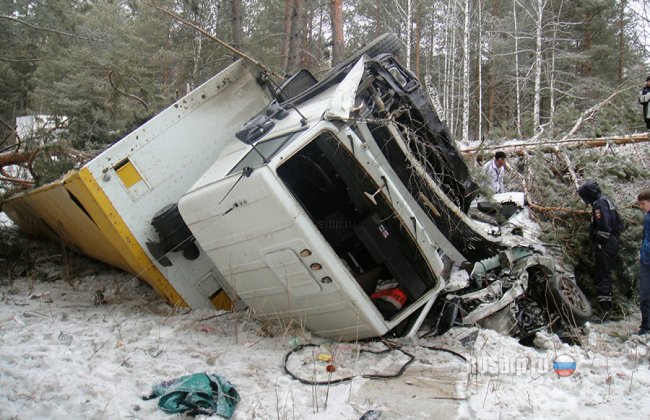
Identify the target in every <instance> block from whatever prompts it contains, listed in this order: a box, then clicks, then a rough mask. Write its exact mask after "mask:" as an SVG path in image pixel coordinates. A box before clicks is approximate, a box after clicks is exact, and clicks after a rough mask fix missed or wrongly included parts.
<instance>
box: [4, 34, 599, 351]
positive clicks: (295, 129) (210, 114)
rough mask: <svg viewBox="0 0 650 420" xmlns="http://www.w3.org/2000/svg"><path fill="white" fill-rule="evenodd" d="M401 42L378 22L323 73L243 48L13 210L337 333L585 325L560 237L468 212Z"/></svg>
mask: <svg viewBox="0 0 650 420" xmlns="http://www.w3.org/2000/svg"><path fill="white" fill-rule="evenodd" d="M399 47H400V43H399V40H398V39H397V38H396V37H395V36H394V35H391V34H387V35H384V36H382V37H380V38H378V39H377V40H375V41H374V42H373V43H371V44H369V45H368V46H367V47H366V48H364V49H363V50H361V51H359V52H358V53H357V54H355V55H354V56H352V57H351V58H349V59H348V60H346V61H344V62H343V63H341V64H339V65H338V66H336V67H335V68H333V69H332V70H331V71H329V72H328V73H327V74H326V75H325V76H324V77H323V78H322V79H321V80H320V81H317V80H316V79H315V78H314V77H313V76H312V75H311V74H310V73H309V72H307V71H304V70H303V71H300V72H298V73H296V74H295V75H293V76H292V77H289V78H287V79H286V80H285V81H284V82H282V83H281V84H276V83H274V82H273V80H272V79H271V78H270V77H269V76H268V75H267V74H266V73H265V72H264V70H263V69H261V68H259V67H258V66H256V65H255V64H254V63H250V62H246V61H244V60H240V61H238V62H236V63H234V64H232V65H231V66H230V67H229V68H227V69H226V70H224V71H223V72H222V73H220V74H219V75H217V76H215V77H214V78H213V79H211V80H209V81H208V82H206V83H205V84H204V85H202V86H201V87H199V88H197V89H196V90H195V91H193V92H191V93H190V94H188V96H186V97H185V98H182V99H181V100H179V101H178V102H177V103H175V104H173V105H172V106H171V107H170V108H168V109H167V110H165V111H163V112H161V113H160V114H159V115H157V116H156V117H154V118H153V119H152V120H150V121H149V122H147V123H146V124H145V125H143V126H142V127H140V128H139V129H137V130H136V131H134V132H133V133H131V134H130V135H128V136H127V137H126V138H125V139H123V140H121V141H120V142H118V143H117V144H115V145H114V146H112V147H111V148H109V149H108V150H106V151H105V152H103V153H102V154H101V155H99V156H97V157H96V158H95V159H93V160H92V161H91V162H89V163H88V164H86V165H85V166H84V167H83V168H82V169H81V170H80V171H78V172H77V173H76V174H68V175H67V176H66V178H64V179H63V180H62V181H60V182H59V184H58V186H57V187H51V186H50V187H45V188H41V189H39V190H36V191H34V192H30V193H27V194H23V195H22V196H19V197H16V198H14V199H11V200H9V201H8V202H7V203H5V205H4V207H3V210H4V211H5V212H6V213H7V214H8V215H9V216H10V217H11V218H12V219H14V220H15V221H16V222H17V223H18V224H19V225H21V226H22V227H24V228H25V229H27V230H28V231H29V230H31V231H40V232H41V233H42V232H43V231H45V232H46V233H48V234H49V235H50V236H55V237H58V238H59V239H61V238H63V240H64V241H65V242H66V243H68V244H69V245H71V246H73V247H74V248H75V249H77V250H79V251H81V252H84V253H86V254H88V255H90V256H93V257H95V258H97V259H100V260H104V261H106V262H108V263H110V264H113V265H116V266H118V267H121V268H124V269H125V270H127V271H130V272H132V273H133V274H134V275H138V276H139V277H141V278H143V279H144V280H145V281H147V282H148V283H149V284H151V285H152V286H153V287H154V289H156V290H157V291H158V292H159V293H160V294H161V295H162V296H164V297H166V298H167V299H168V300H169V301H170V302H172V303H174V304H179V305H187V306H190V307H192V308H200V307H204V306H206V305H209V304H212V305H214V306H217V307H222V308H223V307H224V299H225V302H233V303H234V304H235V305H239V306H242V305H246V306H247V307H248V308H249V309H250V310H251V311H252V313H253V314H254V316H255V317H256V318H258V319H262V320H280V321H281V322H283V323H285V325H287V324H288V323H289V322H294V323H296V324H298V325H301V326H304V327H305V328H307V329H308V330H310V331H311V332H312V333H314V334H316V335H319V336H324V337H329V338H332V339H336V340H356V339H364V338H370V337H376V336H383V335H386V334H389V333H390V334H395V335H411V336H413V335H415V334H416V333H417V331H418V330H420V329H421V327H422V325H423V324H426V325H429V331H430V332H432V333H438V334H440V333H443V332H445V331H446V330H448V329H449V328H451V327H452V326H453V325H482V326H485V327H490V328H496V329H499V330H501V331H503V332H507V333H509V334H513V335H517V336H526V335H530V334H531V333H533V332H535V331H537V330H539V329H541V328H544V327H546V326H548V325H550V324H553V325H557V324H563V325H580V324H581V323H583V322H584V321H585V320H586V319H587V318H588V317H589V316H590V314H591V309H590V306H589V302H588V301H587V299H586V298H585V296H584V295H583V294H582V292H581V291H580V289H579V288H578V287H577V286H576V284H575V280H574V278H573V276H572V274H571V272H570V270H567V269H566V268H564V267H563V266H561V265H560V264H558V258H557V256H556V255H553V253H552V252H550V251H548V249H552V247H550V248H549V247H547V246H544V245H543V244H541V243H539V242H538V241H536V240H535V239H534V238H530V237H526V235H523V234H522V233H521V229H519V230H517V229H516V223H510V226H511V227H515V228H511V229H510V230H509V232H510V233H511V235H510V236H511V237H515V238H516V240H515V241H514V242H512V243H509V242H508V241H504V240H502V239H501V238H497V237H495V236H494V234H493V232H492V234H491V233H490V232H491V230H490V229H493V228H494V226H492V225H490V224H485V223H483V224H481V223H480V222H476V220H474V219H472V218H471V217H470V216H469V215H468V214H471V213H472V212H475V211H476V209H475V207H476V203H475V200H474V199H475V198H476V196H477V194H478V187H477V185H476V183H475V182H474V181H473V180H472V178H471V176H470V172H469V169H468V167H467V164H466V162H465V161H464V160H463V158H462V156H461V154H460V153H459V151H458V149H457V147H456V145H455V143H454V141H453V140H452V138H451V136H450V134H449V132H448V130H447V128H446V127H445V125H444V124H443V123H442V122H441V120H440V118H439V117H438V114H437V113H436V110H435V108H434V106H433V105H432V103H431V100H430V98H429V96H428V94H427V93H426V90H425V88H424V87H423V86H422V84H421V83H420V82H419V81H418V80H417V79H416V77H415V76H414V75H413V74H412V73H411V72H410V71H409V70H408V69H406V68H405V67H404V66H402V65H401V64H400V63H399V61H397V59H396V58H395V55H396V54H397V52H398V51H399ZM58 190H62V191H63V192H59V193H56V194H55V192H56V191H58ZM48 195H49V196H50V198H48ZM55 195H56V197H55ZM34 197H36V198H38V197H40V198H38V199H35V198H34ZM52 199H56V200H59V201H58V204H57V205H56V206H51V205H50V204H47V203H48V202H51V200H52ZM48 200H49V201H48ZM507 201H508V203H507V204H506V205H504V206H502V207H501V208H502V209H503V208H506V207H508V206H512V205H514V206H515V207H516V208H515V210H517V213H521V212H524V211H525V209H524V208H523V207H524V206H523V204H524V203H523V199H522V198H518V199H513V198H512V197H510V198H509V199H508V200H507ZM64 202H65V203H64ZM473 202H474V203H473ZM44 203H45V204H44ZM480 207H481V206H479V208H480ZM45 208H48V209H49V210H44V209H45ZM57 208H58V209H61V210H60V211H58V212H57V211H56V209H57ZM53 209H54V210H53ZM66 209H68V210H66ZM491 210H493V209H491ZM84 218H86V219H88V220H89V221H88V222H85V221H84V220H82V219H84ZM81 225H84V226H86V225H87V227H86V229H88V231H87V232H86V234H84V233H83V232H82V234H78V233H77V234H76V233H75V231H78V230H79V226H81ZM93 229H94V230H93ZM503 229H505V228H503ZM88 232H93V233H94V235H95V236H94V239H93V240H92V241H91V242H92V243H88V240H87V236H88V235H87V233H88ZM101 243H105V244H106V245H105V246H104V248H103V249H99V250H98V247H99V246H101V245H100V244H101ZM219 297H221V300H219ZM228 305H229V304H227V305H226V306H228Z"/></svg>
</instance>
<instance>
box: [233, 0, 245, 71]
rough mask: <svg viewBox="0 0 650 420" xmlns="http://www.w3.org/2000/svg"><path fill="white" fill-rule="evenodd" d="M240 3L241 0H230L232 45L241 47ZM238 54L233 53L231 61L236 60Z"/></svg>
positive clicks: (242, 32) (237, 47) (242, 35)
mask: <svg viewBox="0 0 650 420" xmlns="http://www.w3.org/2000/svg"><path fill="white" fill-rule="evenodd" d="M241 9H242V5H241V0H232V46H233V47H234V48H236V49H238V50H240V49H241V46H242V42H243V38H244V31H243V28H242V10H241ZM238 58H239V56H237V55H233V57H232V61H237V59H238Z"/></svg>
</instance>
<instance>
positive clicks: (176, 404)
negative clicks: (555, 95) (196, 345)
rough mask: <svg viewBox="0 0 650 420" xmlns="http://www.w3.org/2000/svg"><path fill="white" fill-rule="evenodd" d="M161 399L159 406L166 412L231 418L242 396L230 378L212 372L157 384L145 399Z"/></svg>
mask: <svg viewBox="0 0 650 420" xmlns="http://www.w3.org/2000/svg"><path fill="white" fill-rule="evenodd" d="M157 397H160V400H159V401H158V406H159V407H160V408H161V409H162V410H163V411H164V412H166V413H169V414H177V413H184V414H188V415H198V414H204V415H213V414H216V415H218V416H221V417H225V418H230V417H231V416H232V415H233V413H234V412H235V407H236V406H237V403H238V402H239V393H237V390H236V389H235V387H234V386H233V385H232V384H231V383H230V382H228V380H227V379H225V378H222V377H220V376H218V375H213V374H209V373H195V374H193V375H186V376H182V377H180V378H177V379H172V380H169V381H165V382H162V383H160V384H158V385H155V386H154V387H153V389H152V390H151V394H150V395H149V396H147V397H144V398H145V399H147V400H148V399H152V398H157Z"/></svg>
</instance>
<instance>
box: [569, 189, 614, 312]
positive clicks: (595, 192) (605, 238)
mask: <svg viewBox="0 0 650 420" xmlns="http://www.w3.org/2000/svg"><path fill="white" fill-rule="evenodd" d="M578 195H579V196H580V198H582V201H584V202H585V204H591V229H590V232H589V233H590V237H591V240H592V241H593V242H594V245H595V249H594V250H595V260H594V265H595V267H594V270H595V273H594V281H595V283H596V291H597V292H598V305H599V306H600V310H601V314H602V315H601V317H600V321H606V320H607V319H609V312H610V311H611V309H612V265H613V263H614V259H615V258H616V256H617V254H618V250H619V236H620V234H621V230H622V223H621V219H620V217H619V214H618V211H617V210H616V206H615V205H614V203H612V201H611V200H610V199H609V198H608V197H607V196H606V195H604V194H602V193H601V191H600V187H599V186H598V183H597V182H596V181H593V180H590V181H587V182H585V183H584V184H583V185H582V186H580V188H578Z"/></svg>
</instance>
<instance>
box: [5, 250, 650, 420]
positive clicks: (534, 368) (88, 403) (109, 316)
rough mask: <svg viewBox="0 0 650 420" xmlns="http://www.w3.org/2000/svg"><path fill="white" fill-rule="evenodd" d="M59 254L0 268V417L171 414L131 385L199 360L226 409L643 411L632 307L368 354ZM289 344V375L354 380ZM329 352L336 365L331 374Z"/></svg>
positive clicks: (273, 415)
mask: <svg viewBox="0 0 650 420" xmlns="http://www.w3.org/2000/svg"><path fill="white" fill-rule="evenodd" d="M59 260H60V258H57V257H56V256H52V257H51V259H50V263H49V264H50V268H49V270H46V271H45V273H43V272H42V274H41V275H37V274H34V273H32V274H31V275H30V276H28V277H19V278H15V279H14V280H12V281H11V282H9V281H8V280H6V279H4V280H0V418H2V419H9V418H12V419H40V418H48V419H50V418H53V419H76V418H84V419H118V418H139V419H159V418H168V417H170V416H168V415H166V414H164V413H163V412H162V411H160V409H159V408H158V406H157V400H149V401H143V400H142V399H141V398H140V397H141V396H142V395H145V394H148V393H149V391H150V389H151V387H152V386H153V385H154V384H156V383H159V382H161V381H163V380H167V379H172V378H176V377H179V376H182V375H187V374H190V373H196V372H211V373H216V374H218V375H221V376H223V377H225V378H226V379H228V380H229V381H230V382H232V383H233V384H234V385H235V387H236V389H237V391H238V392H239V394H240V395H241V401H240V403H239V405H238V406H237V409H236V410H235V414H234V416H233V418H235V419H359V418H361V417H362V416H363V415H364V413H368V414H366V417H365V418H382V419H398V418H399V419H403V418H436V419H441V418H442V419H444V418H479V419H497V418H538V419H547V418H552V417H558V418H570V417H573V418H590V419H600V418H602V419H605V418H607V419H611V418H614V417H615V416H619V417H626V418H648V406H649V405H650V395H649V394H648V389H650V388H649V387H650V354H649V344H650V337H646V338H644V339H639V338H633V339H630V338H628V335H629V333H630V332H632V331H634V330H635V329H636V328H637V326H638V324H639V318H638V313H637V314H633V315H631V316H630V317H629V319H627V320H624V321H619V322H614V323H610V324H607V325H596V326H588V328H587V329H586V330H588V334H586V335H585V337H584V345H583V346H582V347H579V346H570V345H568V344H563V343H560V342H559V340H558V339H557V337H556V336H554V335H552V334H539V335H538V337H537V338H536V344H537V348H530V347H524V346H522V345H520V344H519V343H518V342H517V340H515V339H513V338H510V337H504V336H501V335H499V334H497V333H495V332H493V331H490V330H478V329H475V328H456V329H452V330H451V331H449V332H448V333H447V334H445V335H443V336H442V337H434V338H423V339H419V340H417V341H415V342H413V341H405V342H399V341H394V342H393V343H394V344H401V345H402V346H403V347H401V349H400V350H392V351H388V352H386V353H381V354H373V353H368V352H359V351H358V350H359V349H360V348H363V349H373V350H376V351H378V350H384V349H386V348H387V347H386V345H385V344H383V343H381V342H373V343H335V342H331V341H325V340H321V339H318V338H317V337H311V336H310V335H309V333H308V332H306V331H303V330H301V329H300V328H299V327H298V326H295V325H285V326H280V325H271V324H264V323H262V322H259V321H256V320H254V319H252V318H251V316H250V314H249V313H248V312H247V311H242V312H234V313H227V312H218V311H212V310H199V311H192V312H188V311H184V310H174V309H173V308H170V307H169V306H168V305H167V304H165V303H164V302H163V301H162V300H161V299H160V298H159V297H158V296H157V295H155V294H154V293H153V292H152V291H151V290H150V288H149V287H148V286H147V285H145V284H143V283H141V282H139V281H138V280H135V279H132V278H131V277H130V276H129V275H127V274H123V273H121V272H118V271H113V270H111V269H107V268H105V267H103V266H100V265H95V264H89V265H86V266H84V268H83V269H79V268H77V269H76V274H75V276H74V279H73V280H68V281H66V280H64V277H65V274H64V270H63V268H64V266H65V265H64V264H62V263H61V261H59ZM4 271H6V270H3V272H4ZM57 277H60V278H58V279H57ZM98 291H101V293H98ZM298 343H301V344H309V343H314V344H317V346H314V347H311V346H310V347H305V348H303V349H302V350H301V351H298V352H296V353H293V354H291V355H290V357H289V360H288V362H287V366H288V367H289V369H290V370H291V372H292V373H293V374H295V375H296V376H298V377H301V378H303V379H305V380H306V381H314V380H317V381H321V380H324V381H327V380H331V381H335V380H336V379H338V378H343V377H352V380H350V381H346V382H343V383H340V384H336V385H330V386H314V385H308V384H303V383H300V382H299V381H298V380H296V379H294V378H292V377H291V376H290V375H289V374H287V373H286V372H285V368H284V365H285V364H284V358H285V355H287V353H288V352H290V351H291V349H292V348H293V347H294V346H295V345H296V344H298ZM432 346H435V347H437V348H442V349H445V350H451V351H453V352H456V353H458V354H459V355H462V356H464V357H465V358H466V359H467V360H468V361H467V362H465V361H463V360H462V359H461V358H460V357H458V356H457V355H455V354H452V353H449V352H446V351H440V350H435V349H431V348H427V347H432ZM324 355H325V356H324ZM326 355H331V356H332V357H333V361H332V364H333V365H334V366H335V367H336V371H335V372H333V373H332V374H331V376H330V374H328V373H327V371H326V367H327V364H328V363H327V362H326V361H323V360H321V359H324V358H325V359H326V358H327V357H326ZM408 355H412V356H413V357H414V360H413V362H412V363H410V364H409V365H408V366H407V367H406V368H405V370H404V371H403V374H402V375H401V376H399V377H398V378H395V379H372V378H368V377H364V375H366V376H367V375H388V374H394V373H398V372H399V369H400V368H401V367H402V366H403V365H404V364H405V363H406V362H407V361H408V358H409V356H408ZM559 355H565V356H563V357H566V356H570V357H571V358H573V360H575V361H576V364H577V368H576V370H575V372H574V373H573V375H571V376H568V377H559V376H558V375H557V374H556V373H555V372H554V371H553V368H552V362H553V360H555V358H556V357H557V356H559Z"/></svg>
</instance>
